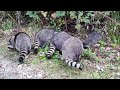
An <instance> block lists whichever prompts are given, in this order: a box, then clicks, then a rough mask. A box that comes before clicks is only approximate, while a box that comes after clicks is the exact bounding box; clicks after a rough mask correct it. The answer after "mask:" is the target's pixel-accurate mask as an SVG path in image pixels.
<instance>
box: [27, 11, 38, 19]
mask: <svg viewBox="0 0 120 90" xmlns="http://www.w3.org/2000/svg"><path fill="white" fill-rule="evenodd" d="M37 14H38V11H27V12H26V15H28V16H29V17H31V18H33V19H35V20H39V19H40V18H39V16H38V15H37Z"/></svg>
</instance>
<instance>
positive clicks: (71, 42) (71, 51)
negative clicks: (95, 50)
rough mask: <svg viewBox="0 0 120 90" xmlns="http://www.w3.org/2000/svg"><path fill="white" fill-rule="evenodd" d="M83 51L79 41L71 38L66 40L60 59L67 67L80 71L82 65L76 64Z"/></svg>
mask: <svg viewBox="0 0 120 90" xmlns="http://www.w3.org/2000/svg"><path fill="white" fill-rule="evenodd" d="M83 50H84V48H83V43H82V42H81V40H80V39H78V38H76V37H71V38H69V39H67V40H66V41H65V42H64V44H63V46H62V58H63V59H64V60H65V63H66V64H68V65H69V66H71V67H75V68H78V69H80V70H82V69H83V65H82V64H80V63H78V62H79V59H80V56H81V53H82V52H83Z"/></svg>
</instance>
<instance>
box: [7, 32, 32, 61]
mask: <svg viewBox="0 0 120 90" xmlns="http://www.w3.org/2000/svg"><path fill="white" fill-rule="evenodd" d="M8 48H9V49H13V50H16V51H18V52H19V54H20V56H19V59H18V60H19V62H20V63H23V62H24V59H25V57H26V55H27V54H29V53H30V51H31V40H30V37H29V35H28V34H26V33H25V32H19V33H17V34H16V35H14V36H12V37H11V38H10V39H9V42H8Z"/></svg>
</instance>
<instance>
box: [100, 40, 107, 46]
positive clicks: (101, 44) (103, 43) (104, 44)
mask: <svg viewBox="0 0 120 90" xmlns="http://www.w3.org/2000/svg"><path fill="white" fill-rule="evenodd" d="M98 43H99V44H100V46H102V47H104V46H106V45H107V44H106V42H104V41H102V40H99V41H98Z"/></svg>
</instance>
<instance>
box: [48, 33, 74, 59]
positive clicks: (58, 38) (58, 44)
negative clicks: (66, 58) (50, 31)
mask: <svg viewBox="0 0 120 90" xmlns="http://www.w3.org/2000/svg"><path fill="white" fill-rule="evenodd" d="M70 37H72V36H71V35H69V34H68V33H66V32H65V31H62V32H59V33H57V34H56V35H54V37H53V38H52V40H51V42H50V48H49V51H48V52H47V54H46V56H47V58H51V56H52V55H53V53H54V51H55V50H58V51H59V52H60V53H61V49H62V46H63V44H64V42H65V41H66V40H67V39H68V38H70Z"/></svg>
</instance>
